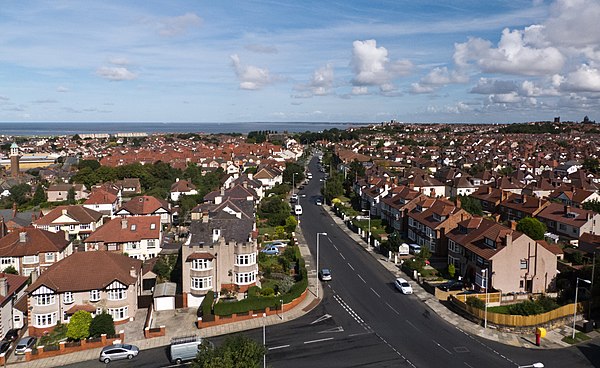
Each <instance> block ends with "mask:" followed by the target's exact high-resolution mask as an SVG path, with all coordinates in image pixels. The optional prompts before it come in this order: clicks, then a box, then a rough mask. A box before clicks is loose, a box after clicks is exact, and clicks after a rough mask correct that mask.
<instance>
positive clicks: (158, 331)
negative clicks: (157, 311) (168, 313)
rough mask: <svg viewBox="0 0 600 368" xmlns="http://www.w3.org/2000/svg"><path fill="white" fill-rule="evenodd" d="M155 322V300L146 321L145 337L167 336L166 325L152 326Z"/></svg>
mask: <svg viewBox="0 0 600 368" xmlns="http://www.w3.org/2000/svg"><path fill="white" fill-rule="evenodd" d="M153 322H154V302H152V303H150V306H149V307H148V315H146V322H145V323H144V337H145V338H146V339H150V338H153V337H159V336H165V334H166V333H167V331H166V328H165V326H160V327H151V326H152V324H153Z"/></svg>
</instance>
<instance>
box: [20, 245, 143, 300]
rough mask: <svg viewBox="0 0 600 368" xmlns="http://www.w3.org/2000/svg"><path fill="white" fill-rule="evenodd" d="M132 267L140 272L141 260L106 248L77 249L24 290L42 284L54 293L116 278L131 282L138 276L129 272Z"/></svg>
mask: <svg viewBox="0 0 600 368" xmlns="http://www.w3.org/2000/svg"><path fill="white" fill-rule="evenodd" d="M131 269H134V270H135V272H136V274H138V275H139V274H140V271H141V269H142V261H141V260H138V259H133V258H129V257H128V256H125V255H122V254H118V253H112V252H107V251H92V252H76V253H73V254H72V255H70V256H69V257H67V258H64V259H62V260H60V261H59V262H57V263H55V264H53V265H52V266H50V267H49V268H48V269H47V270H46V271H44V273H42V274H41V275H40V276H39V277H38V278H37V280H36V281H35V282H34V283H32V284H31V286H29V287H28V288H27V292H28V293H31V292H33V291H35V290H36V289H38V288H39V287H40V286H42V285H44V286H46V287H47V288H49V289H52V290H54V291H55V292H56V293H63V292H65V291H73V292H79V291H87V290H102V289H104V288H106V287H107V286H108V285H110V284H111V283H112V282H113V281H115V280H117V281H119V282H121V283H122V284H124V285H132V284H134V283H135V282H136V280H137V278H136V277H132V276H131ZM74 275H77V277H74Z"/></svg>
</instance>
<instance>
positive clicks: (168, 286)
mask: <svg viewBox="0 0 600 368" xmlns="http://www.w3.org/2000/svg"><path fill="white" fill-rule="evenodd" d="M176 291H177V284H176V283H174V282H163V283H162V284H158V285H156V286H155V287H154V293H153V294H152V297H153V298H154V310H155V311H164V310H174V309H175V292H176Z"/></svg>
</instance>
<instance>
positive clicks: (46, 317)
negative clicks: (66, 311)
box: [34, 312, 56, 327]
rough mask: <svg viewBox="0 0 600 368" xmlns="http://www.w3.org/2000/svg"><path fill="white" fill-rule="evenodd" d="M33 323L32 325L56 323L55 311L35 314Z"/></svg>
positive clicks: (44, 325)
mask: <svg viewBox="0 0 600 368" xmlns="http://www.w3.org/2000/svg"><path fill="white" fill-rule="evenodd" d="M34 323H35V324H34V327H52V326H54V325H56V312H52V313H46V314H36V315H35V318H34Z"/></svg>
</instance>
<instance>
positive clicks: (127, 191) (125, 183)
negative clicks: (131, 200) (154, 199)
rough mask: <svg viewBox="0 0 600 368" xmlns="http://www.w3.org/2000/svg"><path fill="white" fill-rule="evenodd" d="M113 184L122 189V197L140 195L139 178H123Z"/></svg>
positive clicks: (140, 185)
mask: <svg viewBox="0 0 600 368" xmlns="http://www.w3.org/2000/svg"><path fill="white" fill-rule="evenodd" d="M115 184H116V185H118V186H120V187H121V188H122V192H123V195H124V196H127V195H133V194H140V193H142V184H141V183H140V179H139V178H125V179H123V180H117V181H116V182H115Z"/></svg>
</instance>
